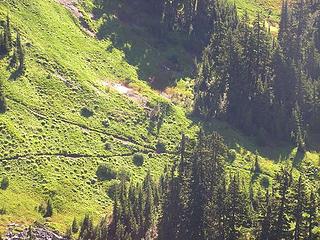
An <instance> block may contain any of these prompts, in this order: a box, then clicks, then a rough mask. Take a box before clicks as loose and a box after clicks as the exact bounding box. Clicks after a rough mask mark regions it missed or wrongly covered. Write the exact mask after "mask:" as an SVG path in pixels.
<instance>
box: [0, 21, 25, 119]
mask: <svg viewBox="0 0 320 240" xmlns="http://www.w3.org/2000/svg"><path fill="white" fill-rule="evenodd" d="M3 57H9V58H10V59H9V61H10V62H9V67H10V68H13V69H15V70H16V73H17V74H22V73H23V72H24V71H25V52H24V48H23V45H22V43H21V38H20V34H19V33H17V38H16V41H13V39H12V30H11V23H10V18H9V16H7V18H6V20H5V21H1V23H0V58H3ZM6 110H7V104H6V99H5V92H4V84H3V81H2V80H0V113H4V112H5V111H6Z"/></svg>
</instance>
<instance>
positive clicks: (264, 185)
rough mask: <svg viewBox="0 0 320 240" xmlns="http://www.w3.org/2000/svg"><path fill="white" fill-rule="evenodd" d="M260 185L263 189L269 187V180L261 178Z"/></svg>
mask: <svg viewBox="0 0 320 240" xmlns="http://www.w3.org/2000/svg"><path fill="white" fill-rule="evenodd" d="M260 183H261V186H263V187H264V188H268V187H269V186H270V182H269V178H267V177H262V178H261V181H260Z"/></svg>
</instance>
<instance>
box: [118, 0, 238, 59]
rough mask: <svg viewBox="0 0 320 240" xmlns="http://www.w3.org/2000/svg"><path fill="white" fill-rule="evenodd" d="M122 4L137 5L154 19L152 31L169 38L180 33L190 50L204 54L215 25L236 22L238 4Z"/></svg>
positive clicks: (182, 0)
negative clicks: (220, 22)
mask: <svg viewBox="0 0 320 240" xmlns="http://www.w3.org/2000/svg"><path fill="white" fill-rule="evenodd" d="M121 2H122V4H123V5H132V6H136V7H137V6H138V7H139V9H140V11H141V12H144V13H146V14H149V15H151V16H152V19H153V21H152V23H151V26H150V30H151V31H152V32H153V33H154V34H155V35H157V36H158V37H159V39H166V37H168V34H169V33H179V34H180V40H181V41H183V39H185V40H184V41H183V42H184V44H185V46H186V47H188V49H189V50H193V51H195V52H196V53H198V52H201V51H202V49H203V47H204V46H206V45H207V44H208V43H209V40H210V37H211V33H212V32H213V31H214V30H215V28H216V22H217V21H218V20H219V19H220V20H221V19H223V21H232V22H233V20H232V19H237V16H236V14H237V12H236V7H235V5H228V4H225V1H220V0H133V1H132V0H122V1H121Z"/></svg>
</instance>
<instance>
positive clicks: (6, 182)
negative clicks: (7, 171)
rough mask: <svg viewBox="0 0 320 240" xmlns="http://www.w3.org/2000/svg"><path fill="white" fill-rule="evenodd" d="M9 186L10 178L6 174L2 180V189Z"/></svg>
mask: <svg viewBox="0 0 320 240" xmlns="http://www.w3.org/2000/svg"><path fill="white" fill-rule="evenodd" d="M8 187H9V178H8V177H7V176H4V177H3V178H2V181H1V189H2V190H6V189H7V188H8Z"/></svg>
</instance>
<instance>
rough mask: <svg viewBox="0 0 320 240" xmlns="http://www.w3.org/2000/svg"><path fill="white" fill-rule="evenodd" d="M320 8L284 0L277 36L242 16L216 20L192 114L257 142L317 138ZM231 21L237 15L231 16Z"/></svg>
mask: <svg viewBox="0 0 320 240" xmlns="http://www.w3.org/2000/svg"><path fill="white" fill-rule="evenodd" d="M319 8H320V3H319V1H309V0H307V1H305V0H298V2H296V3H294V4H292V6H291V7H289V6H288V3H287V2H286V1H285V2H283V7H282V15H281V22H280V29H279V36H278V38H277V39H273V38H272V35H271V33H270V30H269V28H268V26H267V24H266V23H267V21H266V20H265V19H262V18H261V17H260V15H257V17H256V18H255V20H254V21H253V22H251V21H249V18H248V16H247V14H244V16H242V17H241V19H240V20H238V19H237V18H236V17H235V18H228V19H229V21H225V20H224V19H222V20H219V19H218V21H217V22H216V23H215V26H216V27H215V30H214V31H213V34H212V37H211V40H210V43H209V45H208V46H207V47H206V48H205V50H204V51H203V57H202V63H201V64H200V65H199V70H198V77H197V83H196V86H195V107H194V110H195V113H196V114H198V115H200V116H202V117H205V118H206V119H208V120H210V119H213V118H219V119H226V120H227V121H228V122H230V123H231V124H233V125H234V126H236V127H238V128H240V129H242V130H243V131H244V132H246V133H247V134H253V135H256V136H257V137H258V140H259V141H260V143H261V144H266V143H267V141H268V140H269V139H278V140H293V141H294V143H295V144H297V146H298V147H299V150H301V151H304V150H305V146H306V145H308V143H310V142H312V138H313V136H314V135H316V134H319V133H320V129H319V122H320V67H319V66H320V48H319V47H320V46H319V41H320V38H319V36H320V33H319V32H320V28H319V27H320V24H319V22H320V20H319V19H320V17H319V16H320V14H319V13H320V9H319ZM235 16H236V14H235Z"/></svg>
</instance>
